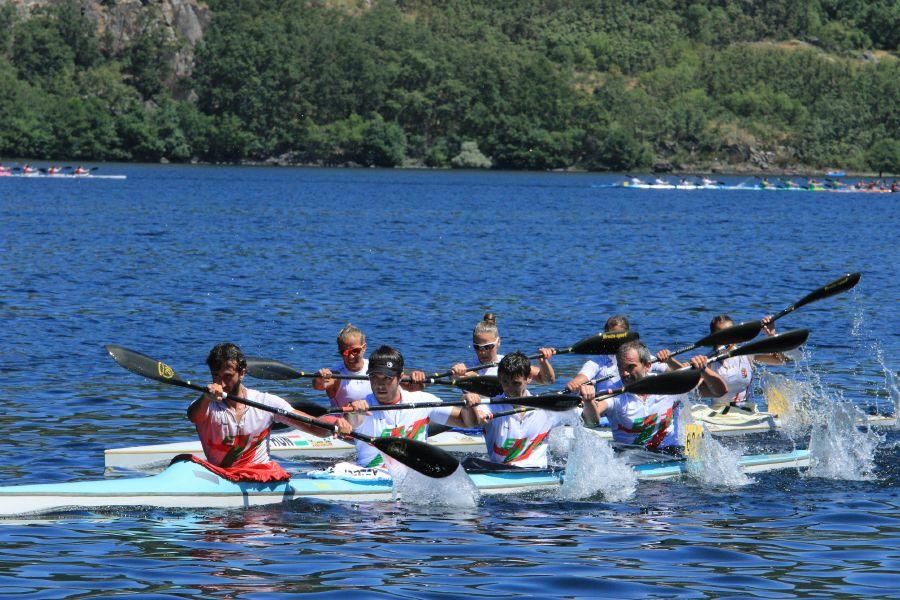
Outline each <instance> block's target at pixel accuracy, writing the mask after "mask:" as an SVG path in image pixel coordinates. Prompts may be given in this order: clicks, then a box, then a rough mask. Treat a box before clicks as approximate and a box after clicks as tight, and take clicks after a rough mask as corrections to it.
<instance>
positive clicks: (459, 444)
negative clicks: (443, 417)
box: [103, 430, 486, 469]
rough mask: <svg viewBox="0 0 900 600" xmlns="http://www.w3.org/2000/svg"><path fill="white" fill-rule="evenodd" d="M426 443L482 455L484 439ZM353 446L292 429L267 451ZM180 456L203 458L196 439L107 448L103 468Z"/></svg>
mask: <svg viewBox="0 0 900 600" xmlns="http://www.w3.org/2000/svg"><path fill="white" fill-rule="evenodd" d="M428 442H429V443H431V444H434V445H435V446H438V447H439V448H441V449H443V450H446V451H448V452H465V453H484V452H486V449H485V447H484V438H482V437H481V436H474V435H468V434H466V433H462V432H459V431H445V432H443V433H439V434H438V435H435V436H432V437H430V438H428ZM355 450H356V446H355V445H354V444H352V443H350V442H345V441H344V440H341V439H338V438H334V437H329V438H320V437H316V436H314V435H311V434H307V433H304V432H302V431H297V430H291V431H289V432H286V433H284V434H278V435H272V436H271V437H270V439H269V451H270V453H271V454H272V455H273V456H276V457H279V458H284V459H289V460H290V459H296V458H340V457H344V456H347V455H348V454H351V453H352V452H354V451H355ZM179 454H194V455H196V456H200V457H202V456H203V448H202V447H201V446H200V442H199V441H198V440H189V441H184V442H171V443H167V444H152V445H149V446H131V447H128V448H110V449H107V450H105V451H104V452H103V458H104V463H105V465H106V468H123V469H143V468H148V467H153V466H157V465H163V464H168V463H169V461H171V460H172V459H173V458H175V457H176V456H178V455H179Z"/></svg>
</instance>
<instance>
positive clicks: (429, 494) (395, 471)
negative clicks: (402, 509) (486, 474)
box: [388, 461, 480, 508]
mask: <svg viewBox="0 0 900 600" xmlns="http://www.w3.org/2000/svg"><path fill="white" fill-rule="evenodd" d="M388 470H389V471H390V473H391V477H392V478H393V480H394V487H393V491H392V496H393V499H394V500H395V501H396V500H401V499H402V501H403V503H404V504H423V505H429V506H452V507H460V508H472V507H474V506H476V505H477V504H478V499H479V497H480V494H479V492H478V488H476V487H475V484H474V483H473V482H472V480H471V479H470V478H469V476H468V475H467V474H466V472H465V471H464V470H463V468H462V467H459V468H458V469H457V470H456V472H454V473H453V474H452V475H450V476H449V477H442V478H440V479H434V478H432V477H427V476H425V475H422V474H421V473H418V472H416V471H413V470H412V469H410V468H408V467H406V466H404V465H401V464H399V463H397V462H396V461H388Z"/></svg>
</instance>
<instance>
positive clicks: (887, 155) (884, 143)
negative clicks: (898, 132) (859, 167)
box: [868, 139, 900, 177]
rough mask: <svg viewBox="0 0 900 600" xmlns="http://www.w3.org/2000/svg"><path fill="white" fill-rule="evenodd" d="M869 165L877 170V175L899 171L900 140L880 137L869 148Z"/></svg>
mask: <svg viewBox="0 0 900 600" xmlns="http://www.w3.org/2000/svg"><path fill="white" fill-rule="evenodd" d="M868 159H869V166H870V167H871V168H872V169H874V170H875V171H878V176H879V177H882V176H883V175H884V174H885V173H895V174H896V173H900V140H897V139H881V140H878V141H877V142H875V143H874V144H873V145H872V148H871V149H869V156H868Z"/></svg>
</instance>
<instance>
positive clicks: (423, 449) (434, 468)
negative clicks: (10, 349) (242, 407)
mask: <svg viewBox="0 0 900 600" xmlns="http://www.w3.org/2000/svg"><path fill="white" fill-rule="evenodd" d="M105 348H106V351H107V352H109V355H110V356H112V357H113V360H115V361H116V362H117V363H119V365H121V366H122V367H124V368H125V369H127V370H129V371H131V372H132V373H136V374H138V375H142V376H143V377H147V378H148V379H153V380H154V381H159V382H160V383H165V384H168V385H175V386H178V387H183V388H187V389H191V390H196V391H198V392H203V393H206V386H203V385H197V384H195V383H191V382H190V381H186V380H184V379H181V378H180V377H178V375H176V374H175V371H173V370H172V368H171V367H170V366H169V365H167V364H165V363H163V362H160V361H158V360H155V359H153V358H150V357H149V356H146V355H144V354H141V353H139V352H135V351H133V350H128V349H127V348H123V347H121V346H116V345H113V344H108V345H107V346H105ZM227 398H228V399H229V400H232V401H234V402H239V403H241V404H246V405H247V406H252V407H254V408H258V409H260V410H264V411H266V412H270V413H274V414H277V415H281V416H283V417H288V418H290V419H293V420H295V421H300V422H301V423H306V424H307V425H312V426H314V427H319V428H321V429H324V430H326V431H334V432H335V433H337V432H338V430H337V426H336V425H334V424H332V423H328V422H325V421H320V420H319V419H312V418H310V417H305V416H303V415H298V414H296V413H293V412H288V411H286V410H283V409H280V408H274V407H272V406H267V405H265V404H261V403H259V402H254V401H252V400H248V399H247V398H241V397H240V396H235V395H234V394H227ZM348 435H349V437H352V438H354V439H357V440H360V441H362V442H365V443H367V444H371V445H372V446H375V448H377V449H378V450H380V451H381V452H383V453H384V454H386V455H388V456H390V457H391V458H393V459H395V460H396V461H397V462H400V463H402V464H404V465H406V466H407V467H409V468H411V469H413V470H415V471H418V472H419V473H422V474H423V475H427V476H428V477H434V478H441V477H447V476H449V475H451V474H453V473H454V472H456V469H457V468H458V467H459V461H457V460H456V459H455V458H454V457H453V456H451V455H450V454H448V453H447V452H445V451H443V450H441V449H440V448H436V447H434V446H430V445H428V444H426V443H424V442H419V441H416V440H410V439H407V438H398V437H372V436H369V435H365V434H362V433H357V432H355V431H352V432H350V433H349V434H348Z"/></svg>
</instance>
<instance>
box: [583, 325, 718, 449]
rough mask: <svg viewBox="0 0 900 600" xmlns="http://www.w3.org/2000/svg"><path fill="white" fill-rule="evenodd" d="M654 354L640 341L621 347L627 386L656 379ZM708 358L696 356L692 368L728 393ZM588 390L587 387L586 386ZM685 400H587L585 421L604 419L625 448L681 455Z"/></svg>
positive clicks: (620, 364)
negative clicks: (680, 411) (632, 446)
mask: <svg viewBox="0 0 900 600" xmlns="http://www.w3.org/2000/svg"><path fill="white" fill-rule="evenodd" d="M652 360H653V359H652V356H651V355H650V351H649V350H648V349H647V346H645V345H644V344H643V343H642V342H640V341H633V342H628V343H626V344H622V346H620V347H619V351H618V352H617V353H616V361H617V366H618V370H619V377H620V378H621V380H622V382H623V383H624V384H626V385H627V384H630V383H633V382H635V381H639V380H641V379H643V378H644V377H648V376H650V377H652V376H653V375H651V364H652ZM707 363H708V361H707V358H706V357H705V356H703V355H698V356H695V357H693V358H692V359H691V361H690V364H691V366H692V367H693V368H695V369H700V370H701V376H702V381H703V382H704V383H706V385H708V386H709V387H710V389H712V390H716V391H718V392H719V393H720V394H722V393H725V391H726V389H727V388H726V387H725V382H724V381H722V379H721V377H719V376H718V375H717V374H716V373H715V371H713V370H712V369H710V368H709V367H708V366H707ZM583 387H587V386H583ZM682 398H683V396H681V395H677V396H660V395H647V396H643V395H636V394H630V393H625V394H620V395H618V396H613V397H611V398H606V399H602V400H597V399H594V400H590V401H588V400H586V401H585V403H584V413H583V416H584V421H585V422H586V423H587V424H588V425H590V426H594V425H596V424H597V423H598V422H599V420H600V417H601V416H606V418H607V419H608V420H609V425H610V430H611V431H612V436H613V441H614V442H619V443H621V444H630V445H640V446H644V447H645V448H647V449H648V450H654V451H664V452H672V453H680V452H681V450H682V449H683V448H682V446H681V442H680V431H679V418H678V417H679V415H678V411H679V410H680V409H681V407H682V406H683V402H682Z"/></svg>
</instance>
